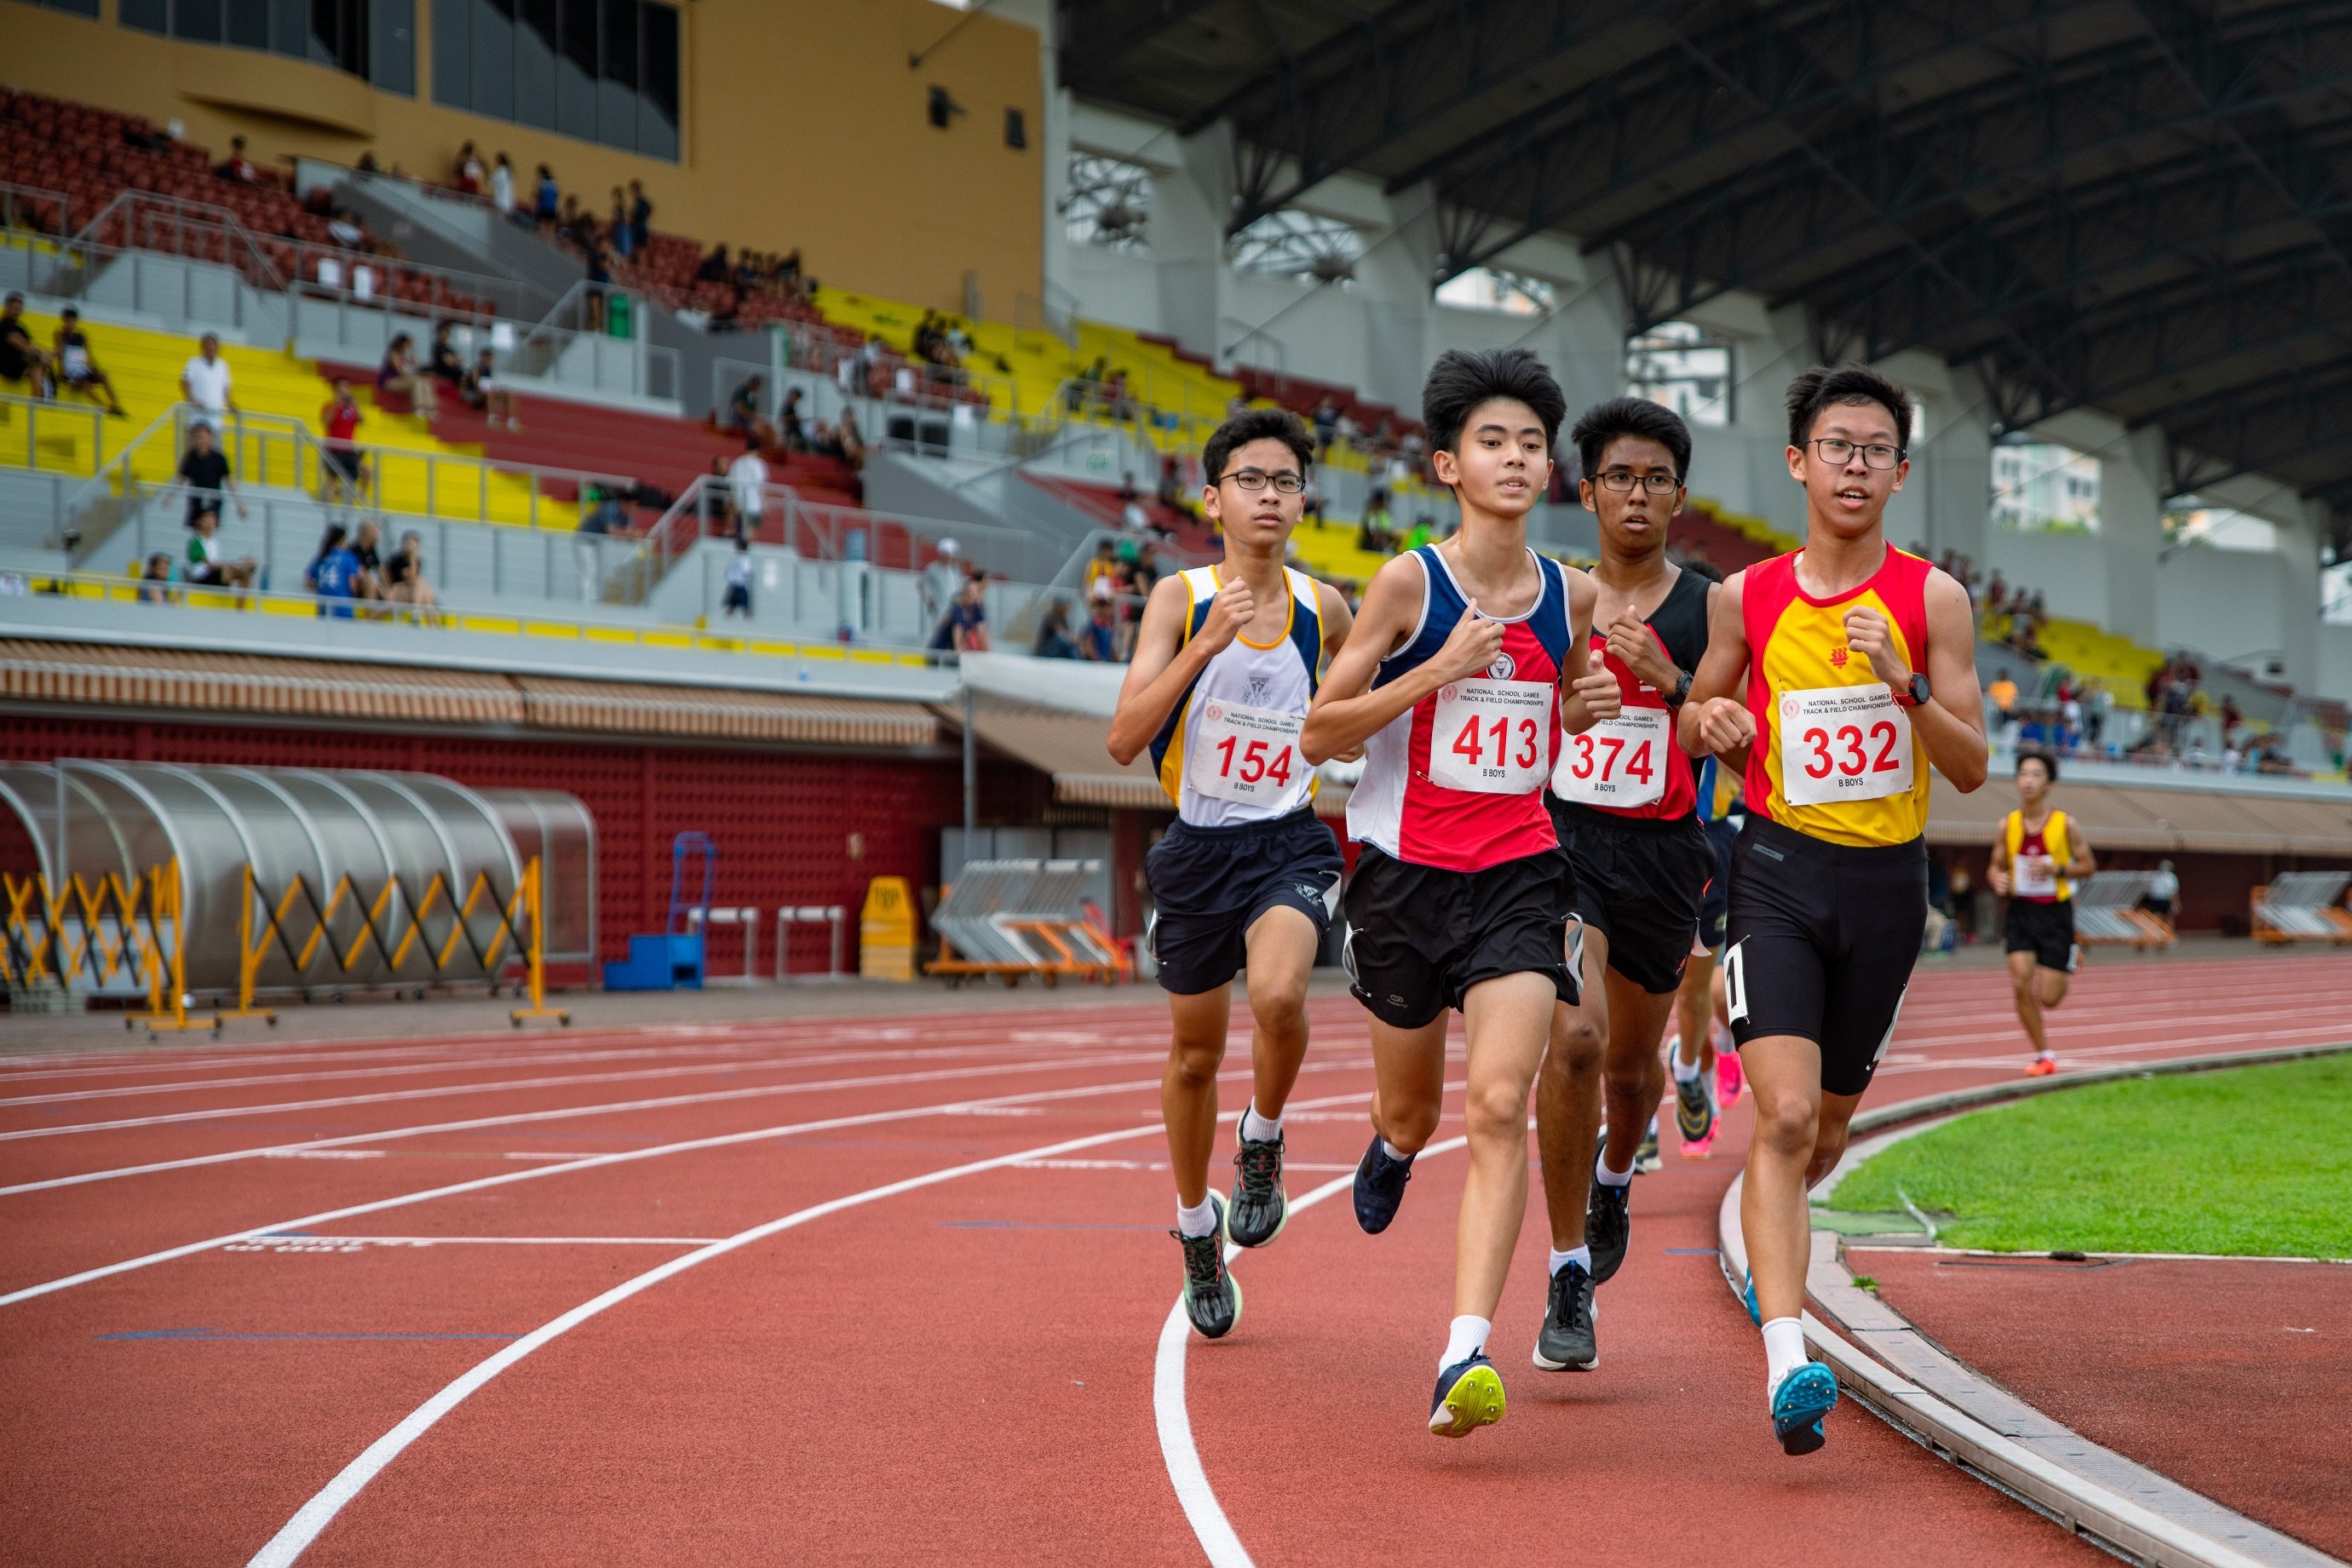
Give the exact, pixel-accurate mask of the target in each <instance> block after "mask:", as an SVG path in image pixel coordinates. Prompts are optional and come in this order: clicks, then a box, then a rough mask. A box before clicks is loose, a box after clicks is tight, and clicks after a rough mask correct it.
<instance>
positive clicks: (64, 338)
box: [54, 305, 126, 419]
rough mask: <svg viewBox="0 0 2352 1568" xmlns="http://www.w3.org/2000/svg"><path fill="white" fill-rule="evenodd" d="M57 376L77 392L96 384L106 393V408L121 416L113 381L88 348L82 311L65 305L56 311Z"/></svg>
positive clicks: (120, 406) (121, 408)
mask: <svg viewBox="0 0 2352 1568" xmlns="http://www.w3.org/2000/svg"><path fill="white" fill-rule="evenodd" d="M54 347H55V350H56V362H57V372H56V373H57V377H58V381H59V382H61V383H62V384H64V385H66V386H68V387H72V388H73V389H74V390H76V391H77V392H89V391H90V390H91V389H93V388H95V389H96V390H98V391H99V392H104V393H105V394H106V412H107V413H110V414H112V415H114V417H115V418H117V419H121V418H124V417H125V416H126V415H125V410H124V409H123V406H122V400H121V398H119V397H117V396H115V395H114V383H113V382H111V381H110V380H108V379H107V374H106V372H105V371H102V370H100V369H99V368H98V361H97V360H96V359H94V358H92V357H91V355H90V351H89V334H88V333H86V332H84V331H83V330H82V329H81V312H80V311H79V310H77V309H75V308H73V307H72V306H70V305H68V306H67V307H66V308H64V309H62V310H60V311H58V330H57V338H56V340H55V345H54Z"/></svg>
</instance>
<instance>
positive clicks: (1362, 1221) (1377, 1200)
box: [1356, 1133, 1412, 1236]
mask: <svg viewBox="0 0 2352 1568" xmlns="http://www.w3.org/2000/svg"><path fill="white" fill-rule="evenodd" d="M1411 1180H1412V1155H1406V1156H1405V1157H1404V1158H1402V1159H1401V1160H1392V1159H1391V1158H1389V1152H1388V1151H1387V1150H1386V1149H1384V1148H1382V1147H1381V1135H1380V1134H1378V1133H1375V1134H1372V1146H1371V1147H1370V1148H1369V1149H1366V1150H1365V1151H1364V1157H1363V1160H1362V1161H1361V1162H1360V1164H1359V1165H1358V1166H1356V1223H1357V1224H1358V1225H1360V1226H1362V1227H1363V1228H1364V1234H1365V1235H1367V1236H1378V1235H1379V1234H1380V1233H1381V1231H1383V1230H1386V1229H1387V1228H1389V1221H1390V1220H1391V1219H1394V1218H1396V1211H1397V1205H1399V1204H1401V1203H1402V1202H1403V1201H1404V1184H1405V1183H1407V1182H1409V1181H1411Z"/></svg>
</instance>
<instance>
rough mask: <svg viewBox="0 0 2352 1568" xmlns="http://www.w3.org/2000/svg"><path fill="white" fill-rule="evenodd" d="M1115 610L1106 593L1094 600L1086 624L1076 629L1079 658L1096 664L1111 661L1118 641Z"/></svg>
mask: <svg viewBox="0 0 2352 1568" xmlns="http://www.w3.org/2000/svg"><path fill="white" fill-rule="evenodd" d="M1116 611H1117V607H1116V606H1115V605H1114V604H1113V603H1112V602H1111V601H1110V598H1109V596H1108V595H1105V596H1104V597H1102V598H1099V599H1097V600H1096V601H1094V608H1093V611H1092V613H1090V614H1089V615H1088V616H1087V623H1086V625H1084V626H1083V627H1081V628H1079V631H1078V657H1079V658H1081V659H1087V660H1091V661H1092V662H1093V663H1095V664H1110V663H1111V662H1112V657H1111V655H1112V653H1113V652H1114V650H1115V649H1116V648H1117V647H1118V620H1117V618H1116Z"/></svg>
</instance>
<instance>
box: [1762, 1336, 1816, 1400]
mask: <svg viewBox="0 0 2352 1568" xmlns="http://www.w3.org/2000/svg"><path fill="white" fill-rule="evenodd" d="M1809 1360H1811V1357H1810V1356H1808V1355H1806V1354H1805V1325H1804V1324H1803V1323H1801V1322H1798V1321H1797V1320H1796V1319H1795V1318H1774V1319H1772V1320H1771V1321H1770V1322H1767V1323H1766V1324H1765V1325H1764V1391H1765V1392H1766V1393H1767V1394H1769V1393H1771V1392H1772V1391H1773V1390H1774V1389H1776V1388H1778V1387H1780V1379H1782V1378H1784V1377H1786V1376H1788V1375H1789V1374H1790V1373H1791V1372H1794V1371H1795V1370H1796V1369H1797V1368H1799V1367H1801V1366H1802V1365H1804V1364H1805V1363H1806V1362H1807V1361H1809Z"/></svg>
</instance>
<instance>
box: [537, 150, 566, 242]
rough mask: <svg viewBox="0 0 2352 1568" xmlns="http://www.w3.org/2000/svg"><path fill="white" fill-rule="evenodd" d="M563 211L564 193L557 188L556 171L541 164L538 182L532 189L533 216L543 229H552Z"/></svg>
mask: <svg viewBox="0 0 2352 1568" xmlns="http://www.w3.org/2000/svg"><path fill="white" fill-rule="evenodd" d="M562 210H563V193H562V191H561V190H560V189H558V188H557V186H556V183H555V171H554V170H552V169H550V168H549V167H548V166H547V165H546V164H544V163H541V165H540V166H539V179H538V182H537V183H535V184H534V185H533V186H532V188H531V216H532V217H533V218H535V219H536V220H538V223H539V226H540V227H541V228H543V229H551V228H553V227H554V226H555V220H556V216H557V214H560V213H562Z"/></svg>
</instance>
